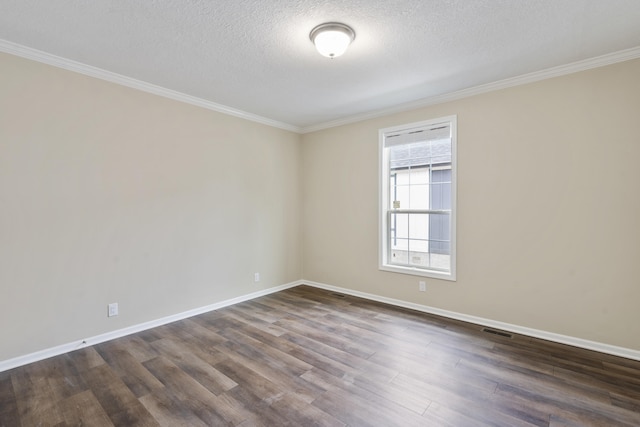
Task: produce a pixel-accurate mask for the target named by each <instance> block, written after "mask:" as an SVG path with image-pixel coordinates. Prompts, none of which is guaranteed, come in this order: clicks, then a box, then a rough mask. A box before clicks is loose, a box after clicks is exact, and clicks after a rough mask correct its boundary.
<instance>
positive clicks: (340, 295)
mask: <svg viewBox="0 0 640 427" xmlns="http://www.w3.org/2000/svg"><path fill="white" fill-rule="evenodd" d="M331 295H333V296H334V297H338V298H344V294H338V293H335V292H332V293H331Z"/></svg>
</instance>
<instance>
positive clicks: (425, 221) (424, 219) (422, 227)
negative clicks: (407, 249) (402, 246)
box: [409, 214, 429, 252]
mask: <svg viewBox="0 0 640 427" xmlns="http://www.w3.org/2000/svg"><path fill="white" fill-rule="evenodd" d="M409 237H410V238H411V239H422V240H427V239H429V214H411V215H409ZM412 249H413V248H412ZM416 250H417V249H416ZM425 252H427V250H426V249H425Z"/></svg>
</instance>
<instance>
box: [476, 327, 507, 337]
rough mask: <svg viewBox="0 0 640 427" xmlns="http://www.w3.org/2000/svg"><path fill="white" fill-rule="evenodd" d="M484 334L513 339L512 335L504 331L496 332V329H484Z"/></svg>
mask: <svg viewBox="0 0 640 427" xmlns="http://www.w3.org/2000/svg"><path fill="white" fill-rule="evenodd" d="M482 332H486V333H488V334H493V335H500V336H501V337H506V338H511V334H509V333H507V332H502V331H496V330H495V329H489V328H482Z"/></svg>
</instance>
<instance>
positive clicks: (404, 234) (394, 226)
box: [390, 213, 409, 239]
mask: <svg viewBox="0 0 640 427" xmlns="http://www.w3.org/2000/svg"><path fill="white" fill-rule="evenodd" d="M390 220H391V224H390V225H391V230H392V238H393V237H397V238H403V239H406V238H408V237H409V215H408V214H393V213H392V214H391V218H390Z"/></svg>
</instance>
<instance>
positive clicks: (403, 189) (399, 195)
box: [391, 185, 410, 209]
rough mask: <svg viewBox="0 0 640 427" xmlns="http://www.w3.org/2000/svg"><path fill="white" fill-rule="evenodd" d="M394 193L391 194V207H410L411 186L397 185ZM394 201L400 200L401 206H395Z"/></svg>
mask: <svg viewBox="0 0 640 427" xmlns="http://www.w3.org/2000/svg"><path fill="white" fill-rule="evenodd" d="M393 191H394V193H392V194H391V208H392V209H393V208H395V209H408V208H409V200H410V194H409V193H410V187H409V186H408V185H405V186H396V187H394V188H393ZM393 202H400V206H395V205H394V204H393Z"/></svg>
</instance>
